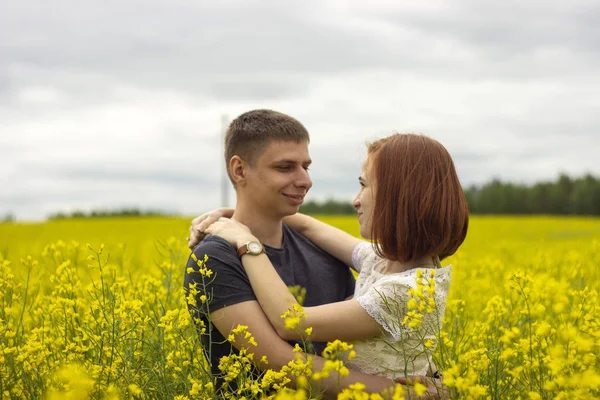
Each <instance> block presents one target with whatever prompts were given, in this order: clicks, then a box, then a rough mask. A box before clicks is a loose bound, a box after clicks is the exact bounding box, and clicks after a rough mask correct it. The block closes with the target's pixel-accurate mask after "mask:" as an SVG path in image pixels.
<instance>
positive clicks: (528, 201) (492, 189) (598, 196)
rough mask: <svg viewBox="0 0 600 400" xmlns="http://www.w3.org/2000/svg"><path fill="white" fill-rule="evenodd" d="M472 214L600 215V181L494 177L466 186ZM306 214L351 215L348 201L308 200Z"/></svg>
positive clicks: (304, 210) (563, 177) (586, 178)
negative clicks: (518, 181) (527, 180)
mask: <svg viewBox="0 0 600 400" xmlns="http://www.w3.org/2000/svg"><path fill="white" fill-rule="evenodd" d="M465 196H466V198H467V203H468V205H469V211H470V212H471V213H472V214H556V215H600V180H598V179H596V178H595V177H593V176H592V175H589V174H588V175H585V176H584V177H582V178H576V179H572V178H570V177H569V176H567V175H564V174H562V175H560V176H559V178H558V179H557V180H556V181H555V182H539V183H536V184H533V185H524V184H515V183H508V182H501V181H500V180H498V179H494V180H492V181H491V182H489V183H487V184H485V185H483V186H471V187H469V188H468V189H465ZM300 211H301V212H303V213H306V214H353V213H355V210H354V208H353V207H352V205H351V204H350V203H349V202H343V201H335V200H327V201H325V202H322V203H318V202H314V201H309V202H307V203H305V204H304V205H303V206H302V207H300Z"/></svg>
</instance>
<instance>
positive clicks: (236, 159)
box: [229, 156, 247, 186]
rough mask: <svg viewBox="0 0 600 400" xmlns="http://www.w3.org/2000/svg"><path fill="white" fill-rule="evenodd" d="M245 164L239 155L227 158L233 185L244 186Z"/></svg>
mask: <svg viewBox="0 0 600 400" xmlns="http://www.w3.org/2000/svg"><path fill="white" fill-rule="evenodd" d="M246 168H247V164H246V162H245V161H244V160H242V158H241V157H240V156H233V157H231V159H230V160H229V172H230V173H231V179H233V182H234V183H235V185H236V186H237V185H241V186H244V185H245V183H246Z"/></svg>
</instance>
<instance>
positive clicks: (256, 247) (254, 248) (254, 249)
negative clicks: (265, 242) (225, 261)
mask: <svg viewBox="0 0 600 400" xmlns="http://www.w3.org/2000/svg"><path fill="white" fill-rule="evenodd" d="M248 250H249V251H250V252H251V253H254V254H258V253H260V252H261V251H262V246H261V244H260V243H256V242H250V243H248Z"/></svg>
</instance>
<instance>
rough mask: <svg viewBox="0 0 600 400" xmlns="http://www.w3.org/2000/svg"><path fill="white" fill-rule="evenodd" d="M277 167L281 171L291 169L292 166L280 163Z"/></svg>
mask: <svg viewBox="0 0 600 400" xmlns="http://www.w3.org/2000/svg"><path fill="white" fill-rule="evenodd" d="M275 168H277V169H278V170H279V171H289V169H290V166H289V165H278V166H277V167H275Z"/></svg>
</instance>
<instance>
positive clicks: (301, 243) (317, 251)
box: [284, 224, 345, 267]
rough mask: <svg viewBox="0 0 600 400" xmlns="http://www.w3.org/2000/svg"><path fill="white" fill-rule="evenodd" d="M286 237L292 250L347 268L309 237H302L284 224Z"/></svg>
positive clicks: (287, 243)
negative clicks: (308, 253) (307, 253)
mask: <svg viewBox="0 0 600 400" xmlns="http://www.w3.org/2000/svg"><path fill="white" fill-rule="evenodd" d="M284 235H285V239H286V245H287V246H288V248H290V250H292V251H294V250H301V251H302V252H307V251H308V252H310V254H311V256H312V257H317V258H322V259H326V260H327V262H328V263H330V264H340V265H341V266H344V267H345V264H344V263H343V262H341V261H340V260H338V259H337V258H335V257H334V256H332V255H331V254H329V253H328V252H326V251H325V250H323V249H322V248H320V247H319V246H317V245H316V244H315V243H313V242H311V241H310V240H309V239H308V238H307V237H305V236H302V235H301V234H299V233H298V232H296V231H294V230H293V229H291V228H290V227H289V226H287V225H285V224H284Z"/></svg>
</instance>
